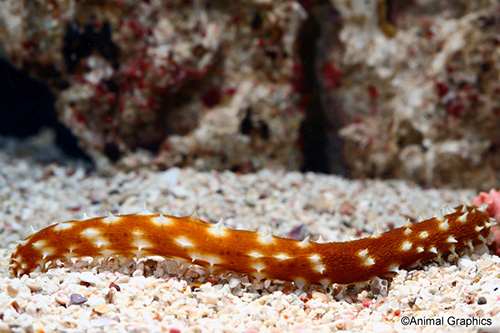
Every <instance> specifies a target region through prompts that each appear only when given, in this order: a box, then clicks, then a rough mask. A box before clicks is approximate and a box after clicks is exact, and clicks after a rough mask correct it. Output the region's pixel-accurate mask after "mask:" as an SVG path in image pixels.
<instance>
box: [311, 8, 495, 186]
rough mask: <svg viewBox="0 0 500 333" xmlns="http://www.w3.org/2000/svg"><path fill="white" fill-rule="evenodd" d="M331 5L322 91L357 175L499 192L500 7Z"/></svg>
mask: <svg viewBox="0 0 500 333" xmlns="http://www.w3.org/2000/svg"><path fill="white" fill-rule="evenodd" d="M331 2H332V4H333V6H334V8H335V10H336V11H337V12H335V13H332V14H331V16H333V17H334V18H336V19H337V21H335V20H330V21H324V22H326V23H325V27H324V29H325V30H327V29H330V31H329V32H330V33H333V34H330V35H327V36H323V38H324V40H323V44H324V46H323V47H324V48H325V50H324V52H323V54H326V56H325V57H324V59H323V63H322V67H321V70H322V74H323V80H322V85H323V87H324V91H325V100H326V101H327V102H326V104H327V105H328V107H329V109H332V108H334V109H335V110H334V111H328V112H329V113H330V114H332V112H334V113H333V114H334V115H336V116H337V118H336V119H335V121H339V120H340V121H341V122H342V128H341V130H340V136H341V138H342V139H343V140H344V157H345V161H346V163H347V165H348V167H349V169H350V173H351V176H353V177H384V178H391V177H397V178H407V179H412V180H415V181H417V182H419V183H421V184H425V185H434V186H439V185H445V184H446V185H451V186H454V187H475V188H489V187H490V186H493V185H496V186H498V185H500V181H499V178H500V177H499V174H498V171H496V170H498V166H499V164H500V159H499V157H498V150H499V148H500V146H499V144H500V141H499V136H498V132H499V129H500V128H499V119H500V118H499V117H500V101H499V100H498V92H499V91H500V85H499V83H498V77H499V74H500V66H499V65H498V64H499V63H500V61H499V60H500V59H499V57H500V48H499V41H500V35H499V33H498V31H499V28H500V19H499V16H498V13H499V11H500V6H499V5H498V3H496V2H495V1H484V2H469V1H454V2H453V3H447V2H434V1H413V2H390V4H389V5H390V7H387V5H386V3H385V2H378V3H377V2H373V1H371V2H370V1H366V2H361V1H359V2H350V1H340V0H332V1H331ZM338 21H341V23H339V22H338Z"/></svg>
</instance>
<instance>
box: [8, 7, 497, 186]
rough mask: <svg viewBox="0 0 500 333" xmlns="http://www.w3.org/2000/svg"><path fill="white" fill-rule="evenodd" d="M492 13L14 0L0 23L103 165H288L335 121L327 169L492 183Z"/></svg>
mask: <svg viewBox="0 0 500 333" xmlns="http://www.w3.org/2000/svg"><path fill="white" fill-rule="evenodd" d="M304 8H305V9H304ZM499 12H500V5H498V4H497V2H496V1H493V0H490V1H477V2H471V1H462V0H457V1H454V2H443V1H441V2H436V1H421V0H417V1H411V2H400V1H347V0H331V1H329V2H328V1H325V0H323V1H320V0H318V1H314V0H313V1H299V2H295V1H287V0H281V1H268V0H244V1H243V0H242V1H238V2H232V1H217V2H211V1H201V0H200V1H193V2H186V1H173V0H170V1H167V2H162V1H159V0H156V1H149V2H140V3H139V4H137V3H136V2H135V1H131V0H122V1H107V2H94V1H60V0H59V1H52V2H45V1H24V2H17V1H11V0H9V1H4V2H2V3H0V36H1V38H2V39H3V41H4V44H3V48H4V52H5V53H6V54H7V56H8V57H9V58H10V59H11V60H12V62H13V63H14V64H16V65H17V66H18V67H19V68H21V69H22V70H24V71H26V72H28V73H29V74H31V75H33V76H34V77H36V78H38V79H40V80H41V81H43V82H46V83H48V84H49V85H50V87H51V88H52V90H53V92H54V93H55V95H56V98H57V110H58V113H59V116H60V118H61V120H62V121H63V122H64V123H65V124H66V125H67V126H68V127H69V128H70V129H71V130H72V131H73V132H74V133H75V135H76V136H77V137H78V138H79V140H80V142H81V144H82V146H83V148H84V149H85V150H86V151H87V153H88V154H89V155H91V156H92V158H93V159H94V161H95V162H96V164H97V166H98V168H99V169H100V170H101V171H106V170H112V169H113V166H118V167H121V168H124V169H134V168H136V167H138V166H141V165H148V166H150V167H151V165H152V164H151V162H154V165H156V166H157V167H159V168H167V167H171V166H191V167H195V168H197V169H202V170H203V169H213V168H216V169H232V170H236V171H252V170H256V169H259V168H263V167H286V168H288V169H292V170H294V169H297V168H298V167H299V166H300V165H301V159H302V155H301V151H300V150H301V149H302V148H303V149H304V151H307V150H309V152H312V155H316V156H321V155H322V154H323V152H322V151H323V150H324V147H325V146H326V145H325V142H324V134H322V133H324V132H328V133H329V135H330V140H331V141H332V142H333V143H331V144H330V148H329V150H328V155H329V156H327V157H329V158H330V160H331V161H332V166H331V167H330V170H332V171H334V172H339V171H338V170H339V167H338V166H339V165H341V164H342V163H344V164H345V169H346V170H347V172H346V173H347V174H349V175H350V176H352V177H355V178H364V177H383V178H394V177H396V178H405V179H411V180H414V181H417V182H418V183H420V184H423V185H431V186H441V185H450V186H453V187H474V188H478V189H479V188H480V189H488V188H491V187H495V186H500V174H499V172H498V171H496V170H500V167H499V166H500V155H499V154H498V151H499V150H500V139H499V138H500V136H498V134H497V133H498V132H499V125H498V124H499V118H500V101H499V100H498V98H497V95H498V93H499V92H500V84H498V77H499V74H500V70H499V68H500V66H499V65H498V64H499V63H500V61H499V57H500V52H499V46H498V45H499V41H500V35H499V33H498V31H500V29H499V28H500V18H499V14H498V13H499ZM312 18H314V19H312ZM318 27H319V28H318ZM307 29H311V30H313V31H314V30H315V29H316V30H317V31H316V32H313V33H310V34H307V33H306V32H305V31H306V30H307ZM318 29H319V30H318ZM304 36H305V37H304ZM314 36H319V37H317V38H318V40H317V43H316V41H310V43H309V44H307V43H303V39H307V38H310V37H312V38H316V37H314ZM298 39H302V40H298ZM298 45H302V47H304V46H303V45H308V46H306V48H307V47H310V48H313V50H304V49H302V50H299V51H298V50H297V49H298V47H297V46H298ZM313 45H317V50H316V46H313ZM299 49H300V47H299ZM304 55H311V56H313V57H312V58H311V59H301V57H302V58H303V56H304ZM311 62H316V72H317V73H315V75H311V73H310V72H311V71H313V72H314V65H313V66H311V65H310V63H311ZM306 65H307V66H306ZM306 67H307V68H308V69H307V71H309V73H305V68H306ZM311 80H312V81H317V82H311ZM316 87H317V88H316ZM318 91H320V92H321V93H318ZM318 95H319V96H318ZM300 110H306V111H307V117H306V118H305V119H306V122H305V123H301V122H302V121H303V119H304V114H303V113H302V112H301V111H300ZM313 113H314V114H313ZM313 117H314V119H315V123H314V122H312V125H311V123H307V121H309V120H311V119H312V118H313ZM304 124H306V125H307V124H309V125H308V126H309V127H308V128H306V129H305V131H304V128H305V126H304ZM301 125H302V130H303V131H302V132H300V126H301ZM315 126H316V127H315ZM304 133H305V134H308V135H309V134H311V133H312V135H316V139H315V140H312V141H302V140H301V138H300V137H299V136H300V134H302V135H304ZM302 139H304V138H303V137H302ZM322 140H323V141H322ZM301 144H303V145H301ZM341 151H342V155H343V160H341V159H340V158H339V157H340V154H341ZM333 164H337V165H336V166H334V165H333ZM342 167H344V166H342ZM305 168H306V169H307V167H305ZM340 169H342V168H340ZM315 170H316V171H328V170H326V168H325V169H321V168H316V169H315Z"/></svg>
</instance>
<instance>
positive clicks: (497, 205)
mask: <svg viewBox="0 0 500 333" xmlns="http://www.w3.org/2000/svg"><path fill="white" fill-rule="evenodd" d="M472 204H473V205H474V206H477V207H479V206H481V205H482V204H487V205H488V207H487V208H486V214H488V215H489V216H490V217H493V218H494V219H496V220H497V221H500V192H499V191H497V190H494V189H491V190H490V192H489V193H486V192H481V193H479V195H478V196H477V198H475V199H474V201H472ZM491 231H492V233H493V234H494V235H495V241H494V243H493V244H492V247H493V250H494V251H495V252H496V253H497V255H499V256H500V227H499V226H498V225H497V226H493V227H491Z"/></svg>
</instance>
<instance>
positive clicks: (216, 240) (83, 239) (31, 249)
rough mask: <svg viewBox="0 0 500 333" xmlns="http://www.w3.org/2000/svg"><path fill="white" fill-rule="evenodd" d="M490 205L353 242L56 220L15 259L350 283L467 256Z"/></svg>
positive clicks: (480, 240) (189, 224)
mask: <svg viewBox="0 0 500 333" xmlns="http://www.w3.org/2000/svg"><path fill="white" fill-rule="evenodd" d="M491 225H492V223H491V222H490V219H489V217H488V215H486V214H485V213H484V211H483V210H482V209H478V208H476V207H472V206H465V205H463V206H459V207H457V208H455V209H454V210H450V211H449V212H448V214H446V215H444V216H441V217H433V218H431V219H428V220H425V221H422V222H419V223H416V224H411V225H407V226H404V227H401V228H397V229H394V230H391V231H388V232H385V233H382V234H379V235H376V236H372V237H368V238H363V239H359V240H354V241H348V242H342V243H341V242H332V243H317V242H311V241H309V240H308V239H305V240H304V241H296V240H292V239H287V238H281V237H276V236H273V235H264V234H261V233H258V232H251V231H244V230H235V229H229V228H226V227H225V226H223V225H222V224H221V223H218V224H211V223H207V222H204V221H202V220H200V219H199V218H197V217H196V216H191V217H174V216H167V215H158V214H150V213H146V214H140V213H139V214H133V215H123V216H113V215H111V214H110V215H109V216H107V217H100V218H90V219H85V220H82V221H69V222H64V223H59V224H55V225H52V226H49V227H47V228H45V229H42V230H40V231H38V232H36V233H34V234H33V235H31V236H29V237H28V238H27V239H26V240H24V241H23V242H22V243H21V244H19V246H18V247H17V249H16V251H15V252H14V253H13V255H12V258H11V271H12V273H13V274H14V276H21V275H23V274H28V273H30V272H32V271H33V270H35V269H36V268H37V267H38V266H40V267H42V269H43V268H44V267H45V264H46V263H47V262H49V261H51V262H52V263H54V262H56V261H57V260H69V259H70V258H73V257H83V256H91V257H94V258H99V257H104V258H105V259H107V258H109V257H125V258H141V257H145V256H163V257H168V258H175V257H177V258H183V259H186V260H189V261H191V262H193V263H195V264H198V265H202V266H214V267H217V268H220V269H225V270H229V271H236V272H240V273H246V274H252V275H254V276H256V277H267V278H273V279H280V280H285V281H294V282H295V283H296V285H297V286H299V287H302V286H303V285H305V284H322V285H324V286H327V285H330V284H332V283H340V284H348V283H354V282H361V281H366V280H369V279H371V278H374V277H376V276H379V277H383V276H386V275H388V274H390V273H393V272H395V271H396V270H398V269H401V268H407V267H410V266H412V265H415V264H416V263H419V262H420V261H424V260H430V259H435V258H437V257H440V256H442V257H447V256H448V255H450V254H453V255H459V254H461V253H462V252H464V251H465V250H466V249H470V250H473V249H474V247H475V246H476V245H479V244H484V243H488V242H490V241H491V237H490V229H489V228H490V226H491Z"/></svg>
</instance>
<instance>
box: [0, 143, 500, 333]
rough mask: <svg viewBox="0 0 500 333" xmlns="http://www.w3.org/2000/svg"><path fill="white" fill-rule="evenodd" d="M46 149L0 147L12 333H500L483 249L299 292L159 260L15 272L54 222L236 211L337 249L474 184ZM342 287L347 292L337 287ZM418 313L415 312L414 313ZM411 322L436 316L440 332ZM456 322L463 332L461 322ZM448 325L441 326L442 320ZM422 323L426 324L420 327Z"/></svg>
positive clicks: (6, 306) (463, 194)
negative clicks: (117, 167)
mask: <svg viewBox="0 0 500 333" xmlns="http://www.w3.org/2000/svg"><path fill="white" fill-rule="evenodd" d="M46 149H47V147H39V146H37V144H36V143H31V144H30V143H28V144H24V145H23V146H20V145H19V143H18V142H15V141H14V142H12V141H6V140H5V139H4V140H2V141H0V205H1V209H0V223H2V232H1V233H0V247H1V248H2V249H1V250H0V332H9V331H14V332H22V331H40V332H41V331H42V330H43V331H44V332H52V331H64V332H73V331H75V332H79V331H89V332H100V331H108V332H118V331H120V332H122V331H131V332H209V331H220V332H282V331H292V332H307V331H317V332H330V331H332V330H350V331H360V330H367V331H381V332H388V331H401V330H402V329H405V330H407V331H427V332H436V331H455V330H457V328H458V329H459V330H460V331H487V332H497V331H499V330H500V258H499V257H497V256H494V255H490V254H489V253H488V252H487V251H486V249H485V248H482V249H478V250H477V251H476V253H474V254H472V255H470V256H463V257H461V258H460V259H459V260H457V261H456V262H454V263H441V264H437V263H433V264H430V265H427V266H424V267H420V268H418V269H416V270H409V271H406V270H401V271H399V272H398V273H397V275H396V276H395V277H394V278H393V279H392V280H391V281H389V285H388V288H387V289H385V288H383V287H381V283H380V281H379V282H377V283H372V284H368V283H367V284H360V285H357V286H354V287H349V288H345V287H343V288H341V287H339V286H337V285H334V286H332V287H331V288H327V289H324V288H322V287H320V286H310V287H307V288H305V290H299V289H297V288H296V287H295V286H294V285H293V284H292V283H289V282H282V281H270V280H264V281H256V280H255V279H254V278H252V277H247V276H244V275H240V274H235V273H230V272H212V271H211V270H209V269H206V268H202V267H199V266H193V265H185V264H179V263H178V262H176V261H173V260H162V259H159V258H155V259H154V260H148V261H143V262H139V264H135V263H130V264H127V265H125V266H119V265H118V263H116V262H109V263H90V260H80V261H78V262H77V263H75V264H74V265H72V266H68V265H66V266H65V267H63V266H61V267H59V268H55V269H50V270H49V271H48V272H46V273H40V272H34V273H31V274H30V276H26V275H25V276H23V277H21V278H13V277H12V276H11V275H10V274H9V272H8V261H9V258H10V253H11V252H12V250H13V249H14V247H15V242H16V241H19V240H21V239H23V238H25V237H26V236H28V235H29V234H30V232H31V231H30V225H32V226H33V228H34V229H36V230H38V229H40V228H43V227H45V226H48V225H50V224H52V223H54V222H58V221H61V220H62V221H66V220H72V219H81V217H82V215H83V212H86V213H87V214H88V215H89V216H103V215H106V214H107V212H108V211H111V212H113V213H115V214H118V213H123V214H126V213H133V212H136V211H139V210H140V209H141V206H142V205H143V203H144V202H146V203H147V205H148V207H149V208H150V209H151V210H153V211H161V212H163V213H166V214H171V215H190V214H192V213H193V212H194V211H196V212H197V213H198V215H199V216H200V217H201V218H202V219H204V220H206V221H217V220H219V219H220V217H222V216H223V217H224V219H225V223H226V225H227V226H229V227H231V228H238V229H246V230H264V229H265V228H267V227H269V228H270V229H271V230H272V231H273V233H274V234H275V235H278V236H286V237H292V238H297V239H303V238H304V237H305V236H306V235H311V239H316V238H317V237H318V236H319V235H322V237H323V238H324V239H325V240H328V241H342V240H344V239H345V237H346V235H347V236H349V237H351V238H360V237H365V236H369V235H370V234H371V233H372V232H373V230H374V226H375V225H377V226H378V228H379V229H381V230H388V229H390V228H394V227H398V226H402V225H404V224H405V223H406V219H407V218H410V219H415V218H417V217H418V216H419V215H422V216H424V217H430V216H432V215H433V212H434V211H437V210H439V209H440V208H441V207H442V206H443V205H444V204H449V205H451V206H453V205H458V204H460V203H462V202H463V201H470V199H471V198H473V197H474V196H475V195H476V193H474V192H472V191H469V190H460V191H457V190H445V189H441V190H437V189H422V188H420V187H418V186H416V185H414V184H412V183H410V182H403V181H376V180H375V181H371V180H366V181H350V180H346V179H343V178H339V177H334V176H325V175H317V174H300V173H297V172H284V171H277V172H276V171H275V172H271V171H267V170H264V171H261V172H259V173H257V174H249V175H238V174H234V173H231V172H209V173H199V172H196V171H194V170H191V169H183V170H180V169H170V170H167V171H164V172H150V171H148V170H141V171H138V172H129V173H121V172H118V173H116V174H115V175H113V177H111V178H102V177H98V176H97V175H95V174H92V173H89V172H87V171H86V170H85V168H84V167H83V166H82V165H80V164H75V163H68V162H64V163H63V162H58V161H59V160H60V157H59V156H58V154H57V152H54V151H46ZM339 291H340V293H339ZM405 316H406V317H405ZM403 318H410V319H412V318H413V320H417V318H420V319H418V320H421V321H422V320H426V321H427V322H426V323H427V324H429V325H418V323H415V322H412V323H410V325H408V326H404V325H403V323H402V322H403V321H404V319H403ZM453 320H454V321H455V323H458V325H457V326H452V325H450V323H451V324H452V323H453ZM440 321H443V323H441V322H440ZM420 323H422V322H420Z"/></svg>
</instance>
